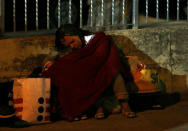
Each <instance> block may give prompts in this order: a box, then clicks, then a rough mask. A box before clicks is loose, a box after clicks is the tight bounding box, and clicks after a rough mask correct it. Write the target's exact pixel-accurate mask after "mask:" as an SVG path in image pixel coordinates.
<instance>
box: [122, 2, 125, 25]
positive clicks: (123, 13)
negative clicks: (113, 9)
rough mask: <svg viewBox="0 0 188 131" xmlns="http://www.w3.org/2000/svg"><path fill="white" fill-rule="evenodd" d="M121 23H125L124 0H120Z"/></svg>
mask: <svg viewBox="0 0 188 131" xmlns="http://www.w3.org/2000/svg"><path fill="white" fill-rule="evenodd" d="M122 15H123V16H122V24H123V25H125V0H123V1H122Z"/></svg>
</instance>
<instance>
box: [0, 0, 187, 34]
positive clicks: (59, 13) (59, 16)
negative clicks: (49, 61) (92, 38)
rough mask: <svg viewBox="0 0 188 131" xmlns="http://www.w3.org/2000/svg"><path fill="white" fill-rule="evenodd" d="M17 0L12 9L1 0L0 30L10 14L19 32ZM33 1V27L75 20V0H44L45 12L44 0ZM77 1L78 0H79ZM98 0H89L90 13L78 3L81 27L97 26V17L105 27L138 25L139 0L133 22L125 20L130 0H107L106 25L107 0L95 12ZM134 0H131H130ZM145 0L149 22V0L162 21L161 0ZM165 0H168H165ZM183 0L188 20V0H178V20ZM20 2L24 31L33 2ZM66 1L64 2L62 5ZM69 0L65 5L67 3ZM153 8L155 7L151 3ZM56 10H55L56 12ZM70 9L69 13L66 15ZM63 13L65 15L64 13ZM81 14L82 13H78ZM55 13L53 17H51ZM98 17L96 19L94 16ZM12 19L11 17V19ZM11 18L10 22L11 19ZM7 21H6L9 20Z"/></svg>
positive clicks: (157, 19) (134, 11)
mask: <svg viewBox="0 0 188 131" xmlns="http://www.w3.org/2000/svg"><path fill="white" fill-rule="evenodd" d="M18 1H21V0H12V3H11V6H12V7H10V6H9V7H10V8H11V9H12V10H10V9H6V7H7V6H5V5H6V1H5V0H0V18H1V20H0V28H1V32H6V28H5V23H6V19H7V18H9V19H10V18H11V19H12V22H10V24H9V25H8V27H9V26H12V30H8V31H9V32H17V31H18V30H17V25H18V24H19V21H18V20H17V19H20V18H18V17H17V13H16V11H17V8H20V7H18V4H19V3H18ZM32 1H33V5H32V7H33V8H32V9H33V16H35V18H33V19H34V22H35V29H32V30H35V31H40V30H41V28H40V25H43V29H42V30H52V29H54V28H58V27H60V25H61V24H64V23H62V20H64V19H65V15H66V17H68V18H67V19H68V22H67V21H65V23H74V22H75V21H74V20H73V18H74V17H75V16H74V14H73V12H75V7H74V6H73V4H74V2H73V1H74V0H56V1H57V2H56V4H55V7H52V6H53V4H52V2H53V0H43V1H45V4H43V5H42V6H45V8H46V9H45V11H46V12H45V13H44V12H43V11H41V10H40V11H39V9H40V8H41V7H40V6H41V4H40V5H39V2H40V1H42V0H32ZM62 1H64V3H62ZM76 1H78V0H76ZM96 1H97V0H90V5H89V13H88V14H84V10H83V9H84V8H83V2H84V0H80V1H79V6H77V5H76V6H77V7H76V8H77V10H76V12H77V16H78V17H79V19H77V21H79V22H77V24H79V26H80V28H84V27H88V28H90V27H91V28H95V27H97V25H96V24H94V23H95V22H94V21H96V20H97V21H100V22H99V23H100V25H99V27H104V26H119V25H120V26H126V25H127V24H130V25H132V27H133V28H138V27H139V25H140V24H139V0H132V14H131V15H132V23H127V20H126V16H125V15H126V9H125V6H126V1H127V0H111V1H110V0H108V3H109V1H110V2H111V5H110V6H111V9H110V8H108V9H109V12H111V22H110V23H111V24H110V25H109V24H108V25H105V22H104V21H105V20H106V19H105V15H106V13H105V10H106V8H105V6H106V3H105V2H106V0H98V1H99V4H100V5H99V7H100V9H99V10H97V12H96V9H95V8H96V7H94V4H95V3H94V2H96ZM117 1H121V5H119V7H118V8H121V12H120V15H121V22H120V23H118V24H117V23H115V16H116V15H117V14H115V12H116V9H117V6H116V2H117ZM130 1H131V0H130ZM144 1H145V12H144V13H145V24H148V23H149V20H148V19H149V8H151V7H149V2H150V1H156V2H155V3H156V9H155V10H156V11H155V12H156V16H155V17H156V23H159V19H160V17H159V7H160V6H159V5H160V1H159V0H144ZM163 1H165V0H163ZM172 1H173V0H166V9H165V10H166V18H165V19H166V21H167V22H169V20H170V17H169V13H170V11H169V8H170V6H169V3H170V2H172ZM182 1H186V14H187V16H186V19H185V20H187V21H188V0H177V3H176V21H179V20H180V4H181V2H182ZM21 2H24V4H22V5H24V10H23V11H24V16H23V17H24V29H23V31H25V32H28V31H29V29H28V26H29V20H28V18H29V16H30V15H31V14H29V12H28V6H31V5H28V2H29V0H22V1H21ZM63 4H64V6H63ZM65 4H66V5H65ZM51 8H54V9H53V13H52V14H51ZM152 8H153V7H152ZM5 10H8V11H10V13H9V15H10V14H11V15H12V16H8V17H7V16H6V14H5ZM63 10H68V12H63ZM41 12H43V14H45V15H46V16H45V15H44V16H45V18H44V21H42V22H41V20H40V19H41V17H39V14H40V13H41ZM54 12H55V13H54ZM67 13H68V15H67ZM96 13H97V15H98V16H100V17H98V18H99V19H98V18H95V15H94V14H96ZM63 14H64V15H63ZM78 14H79V15H78ZM83 14H84V15H88V19H89V21H88V20H87V24H83ZM54 16H55V21H57V22H56V23H57V24H56V25H55V26H52V25H51V23H52V22H51V21H53V20H54ZM52 17H53V19H52ZM94 19H95V20H94ZM9 21H11V20H9ZM9 21H8V22H9ZM6 24H7V23H6ZM44 25H45V26H44Z"/></svg>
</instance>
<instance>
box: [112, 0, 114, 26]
mask: <svg viewBox="0 0 188 131" xmlns="http://www.w3.org/2000/svg"><path fill="white" fill-rule="evenodd" d="M112 25H114V0H112Z"/></svg>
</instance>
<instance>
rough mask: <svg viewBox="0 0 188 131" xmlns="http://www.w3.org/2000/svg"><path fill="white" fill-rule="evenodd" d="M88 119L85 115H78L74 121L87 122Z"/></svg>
mask: <svg viewBox="0 0 188 131" xmlns="http://www.w3.org/2000/svg"><path fill="white" fill-rule="evenodd" d="M87 119H88V117H87V115H85V114H80V115H79V116H77V117H75V118H74V121H80V120H87Z"/></svg>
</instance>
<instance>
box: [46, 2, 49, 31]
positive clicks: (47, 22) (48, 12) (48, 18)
mask: <svg viewBox="0 0 188 131" xmlns="http://www.w3.org/2000/svg"><path fill="white" fill-rule="evenodd" d="M46 14H47V21H46V23H47V29H48V30H49V29H50V1H49V0H47V12H46Z"/></svg>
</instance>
